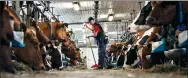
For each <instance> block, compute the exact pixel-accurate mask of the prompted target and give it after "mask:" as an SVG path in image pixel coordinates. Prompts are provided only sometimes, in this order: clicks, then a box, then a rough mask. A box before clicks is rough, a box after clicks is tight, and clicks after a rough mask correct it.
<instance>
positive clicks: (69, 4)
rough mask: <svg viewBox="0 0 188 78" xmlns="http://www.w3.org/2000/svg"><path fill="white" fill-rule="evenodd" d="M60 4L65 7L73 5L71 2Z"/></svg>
mask: <svg viewBox="0 0 188 78" xmlns="http://www.w3.org/2000/svg"><path fill="white" fill-rule="evenodd" d="M60 5H63V6H62V7H65V8H73V5H72V3H71V2H64V3H63V4H60Z"/></svg>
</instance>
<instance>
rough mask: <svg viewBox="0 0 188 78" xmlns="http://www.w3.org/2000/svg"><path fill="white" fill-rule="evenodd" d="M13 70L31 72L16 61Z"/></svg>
mask: <svg viewBox="0 0 188 78" xmlns="http://www.w3.org/2000/svg"><path fill="white" fill-rule="evenodd" d="M13 68H14V69H15V70H16V71H32V69H31V68H29V67H28V66H27V65H25V64H23V63H21V62H17V61H14V62H13Z"/></svg>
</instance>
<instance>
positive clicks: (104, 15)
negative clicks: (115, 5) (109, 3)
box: [99, 14, 108, 18]
mask: <svg viewBox="0 0 188 78" xmlns="http://www.w3.org/2000/svg"><path fill="white" fill-rule="evenodd" d="M107 17H108V14H101V15H99V18H107Z"/></svg>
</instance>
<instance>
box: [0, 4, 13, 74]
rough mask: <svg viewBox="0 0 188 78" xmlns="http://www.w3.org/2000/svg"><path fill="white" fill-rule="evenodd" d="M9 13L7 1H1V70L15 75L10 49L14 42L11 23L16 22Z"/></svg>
mask: <svg viewBox="0 0 188 78" xmlns="http://www.w3.org/2000/svg"><path fill="white" fill-rule="evenodd" d="M9 13H10V11H9V10H7V6H6V4H5V1H0V24H1V25H0V53H1V54H0V69H1V70H5V71H7V72H10V73H15V71H14V70H13V67H12V65H13V63H12V61H11V49H10V41H13V40H14V35H13V29H12V24H11V21H15V20H14V19H12V17H11V16H10V14H9ZM10 17H11V18H10Z"/></svg>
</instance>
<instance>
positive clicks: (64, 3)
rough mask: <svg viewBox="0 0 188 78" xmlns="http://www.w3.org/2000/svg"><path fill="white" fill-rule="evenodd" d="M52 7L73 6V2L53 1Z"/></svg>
mask: <svg viewBox="0 0 188 78" xmlns="http://www.w3.org/2000/svg"><path fill="white" fill-rule="evenodd" d="M50 7H55V8H73V4H72V2H59V3H51V4H50Z"/></svg>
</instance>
